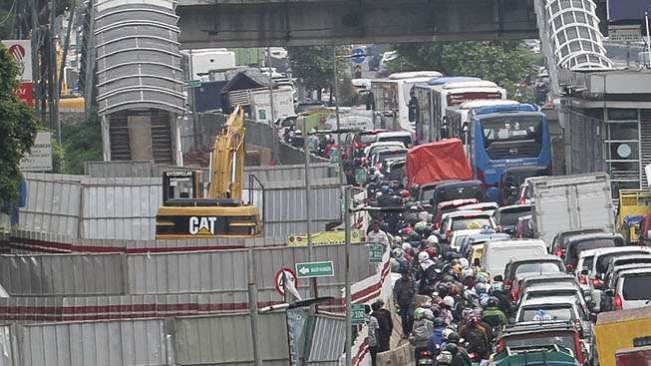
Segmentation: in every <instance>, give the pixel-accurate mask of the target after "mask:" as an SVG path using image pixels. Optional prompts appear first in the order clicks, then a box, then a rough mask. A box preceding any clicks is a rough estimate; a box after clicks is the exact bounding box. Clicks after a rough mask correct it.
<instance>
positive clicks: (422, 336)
mask: <svg viewBox="0 0 651 366" xmlns="http://www.w3.org/2000/svg"><path fill="white" fill-rule="evenodd" d="M433 331H434V323H433V322H432V321H431V320H429V319H427V318H426V317H425V309H423V308H417V309H416V310H415V311H414V329H413V330H412V331H411V336H410V337H409V340H410V341H411V342H412V344H413V345H414V347H415V348H416V360H417V359H418V357H419V356H420V353H421V352H423V351H427V343H428V341H429V338H430V337H431V336H432V332H433Z"/></svg>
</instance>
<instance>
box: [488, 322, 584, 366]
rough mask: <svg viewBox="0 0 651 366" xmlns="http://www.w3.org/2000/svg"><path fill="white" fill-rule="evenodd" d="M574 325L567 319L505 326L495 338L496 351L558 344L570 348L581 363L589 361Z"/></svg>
mask: <svg viewBox="0 0 651 366" xmlns="http://www.w3.org/2000/svg"><path fill="white" fill-rule="evenodd" d="M583 342H585V341H583V340H582V339H581V334H580V332H579V331H578V330H577V329H576V325H575V324H573V323H572V322H567V321H548V322H545V323H544V325H543V324H542V323H539V322H521V323H518V324H515V325H511V326H508V327H506V329H505V330H504V333H503V334H502V336H501V337H500V338H499V339H498V340H497V345H496V351H497V352H502V351H504V350H506V349H507V348H508V349H510V350H512V351H516V350H518V349H530V348H536V347H548V346H554V345H559V346H562V347H566V348H569V349H571V350H572V351H573V352H574V355H575V357H576V360H577V361H578V362H579V364H581V365H587V364H588V363H589V353H588V352H587V348H589V347H584V346H582V343H583Z"/></svg>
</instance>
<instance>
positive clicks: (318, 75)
mask: <svg viewBox="0 0 651 366" xmlns="http://www.w3.org/2000/svg"><path fill="white" fill-rule="evenodd" d="M287 51H288V54H289V65H290V67H291V69H292V74H293V75H294V76H295V77H297V78H299V79H300V82H301V84H302V85H303V86H304V87H305V89H307V90H316V91H317V94H318V96H317V98H318V99H319V100H321V90H322V89H331V90H332V79H333V77H332V74H333V72H334V62H333V59H334V54H333V49H332V46H309V47H289V48H288V49H287ZM346 52H347V49H345V48H344V47H337V55H340V56H343V55H345V54H346ZM346 65H347V63H346V61H345V60H344V59H343V58H340V59H338V62H337V68H338V69H337V76H338V79H339V80H341V79H342V78H344V76H345V72H346Z"/></svg>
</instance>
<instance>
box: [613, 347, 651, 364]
mask: <svg viewBox="0 0 651 366" xmlns="http://www.w3.org/2000/svg"><path fill="white" fill-rule="evenodd" d="M615 364H616V365H617V366H647V365H651V346H646V347H633V348H625V349H620V350H618V351H617V353H615Z"/></svg>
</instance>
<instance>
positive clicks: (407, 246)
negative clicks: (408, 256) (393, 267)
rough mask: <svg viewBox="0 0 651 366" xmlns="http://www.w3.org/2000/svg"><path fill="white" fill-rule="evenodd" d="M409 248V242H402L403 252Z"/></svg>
mask: <svg viewBox="0 0 651 366" xmlns="http://www.w3.org/2000/svg"><path fill="white" fill-rule="evenodd" d="M409 249H411V244H409V243H402V250H403V251H404V252H406V251H408V250H409Z"/></svg>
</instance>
